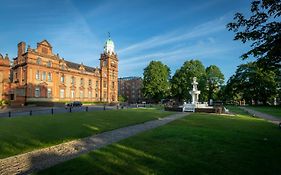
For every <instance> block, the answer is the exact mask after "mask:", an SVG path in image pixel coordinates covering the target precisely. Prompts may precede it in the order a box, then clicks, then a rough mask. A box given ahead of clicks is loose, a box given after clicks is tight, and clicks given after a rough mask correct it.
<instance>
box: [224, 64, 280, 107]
mask: <svg viewBox="0 0 281 175" xmlns="http://www.w3.org/2000/svg"><path fill="white" fill-rule="evenodd" d="M276 79H277V76H276V74H275V72H274V71H271V70H264V69H262V68H260V67H259V66H257V63H255V62H250V63H247V64H242V65H240V66H238V68H237V70H236V72H235V75H233V76H232V77H231V78H230V79H229V80H228V83H227V85H226V89H225V92H226V96H228V97H230V98H232V100H246V101H247V102H248V103H249V104H251V103H252V101H254V102H255V104H257V102H259V101H260V102H262V103H263V104H264V105H265V104H266V103H267V102H268V101H270V100H272V98H274V97H276V96H277V85H278V84H277V81H276Z"/></svg>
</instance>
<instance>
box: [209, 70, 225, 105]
mask: <svg viewBox="0 0 281 175" xmlns="http://www.w3.org/2000/svg"><path fill="white" fill-rule="evenodd" d="M206 81H207V91H208V99H213V100H218V92H219V90H220V89H221V87H222V85H223V83H224V75H223V74H222V72H221V70H220V68H218V67H217V66H215V65H211V66H209V67H207V68H206Z"/></svg>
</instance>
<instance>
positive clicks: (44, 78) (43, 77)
mask: <svg viewBox="0 0 281 175" xmlns="http://www.w3.org/2000/svg"><path fill="white" fill-rule="evenodd" d="M42 80H46V72H43V73H42Z"/></svg>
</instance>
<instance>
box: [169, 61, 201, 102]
mask: <svg viewBox="0 0 281 175" xmlns="http://www.w3.org/2000/svg"><path fill="white" fill-rule="evenodd" d="M205 75H206V72H205V67H204V66H203V64H202V63H201V62H200V61H199V60H189V61H186V62H185V63H184V64H183V65H182V67H181V68H180V69H178V70H176V73H175V74H174V76H173V77H172V79H171V91H172V96H174V97H176V98H177V99H178V100H179V101H182V100H191V95H190V94H189V91H190V90H191V89H192V87H191V86H192V85H191V83H192V79H193V77H197V81H198V89H199V90H201V95H200V96H199V98H200V100H202V101H204V100H206V95H205V87H206V81H205Z"/></svg>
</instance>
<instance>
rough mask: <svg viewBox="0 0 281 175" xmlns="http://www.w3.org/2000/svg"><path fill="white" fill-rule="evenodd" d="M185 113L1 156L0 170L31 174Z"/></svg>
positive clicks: (177, 117) (4, 173)
mask: <svg viewBox="0 0 281 175" xmlns="http://www.w3.org/2000/svg"><path fill="white" fill-rule="evenodd" d="M186 115H188V113H176V114H173V115H170V116H168V117H165V118H159V119H158V120H153V121H148V122H145V123H142V124H137V125H133V126H128V127H124V128H119V129H116V130H112V131H108V132H104V133H101V134H97V135H94V136H90V137H86V138H83V139H78V140H74V141H71V142H67V143H62V144H59V145H55V146H52V147H48V148H43V149H39V150H35V151H32V152H29V153H25V154H20V155H16V156H12V157H8V158H4V159H0V174H1V175H6V174H7V175H11V174H30V173H32V172H36V171H39V170H42V169H45V168H48V167H51V166H53V165H56V164H58V163H60V162H64V161H66V160H70V159H73V158H75V157H78V156H79V155H81V154H84V153H88V152H90V151H93V150H96V149H98V148H101V147H104V146H106V145H109V144H112V143H115V142H118V141H120V140H122V139H125V138H128V137H131V136H133V135H136V134H138V133H140V132H143V131H146V130H150V129H153V128H156V127H158V126H162V125H165V124H167V123H169V122H172V121H174V120H176V119H180V118H183V117H184V116H186Z"/></svg>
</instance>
